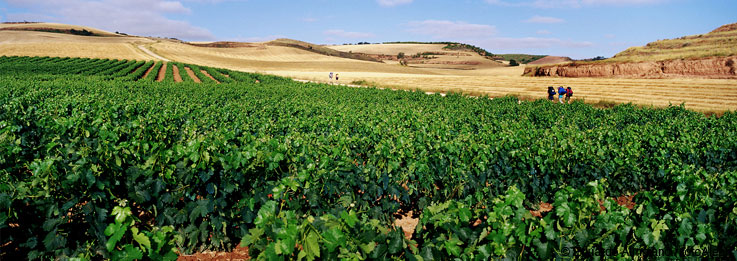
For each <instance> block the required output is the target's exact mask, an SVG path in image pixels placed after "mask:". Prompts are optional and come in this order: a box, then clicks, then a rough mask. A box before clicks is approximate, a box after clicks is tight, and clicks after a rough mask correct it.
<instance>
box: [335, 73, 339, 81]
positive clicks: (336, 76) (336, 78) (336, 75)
mask: <svg viewBox="0 0 737 261" xmlns="http://www.w3.org/2000/svg"><path fill="white" fill-rule="evenodd" d="M335 81H336V82H337V81H338V73H335Z"/></svg>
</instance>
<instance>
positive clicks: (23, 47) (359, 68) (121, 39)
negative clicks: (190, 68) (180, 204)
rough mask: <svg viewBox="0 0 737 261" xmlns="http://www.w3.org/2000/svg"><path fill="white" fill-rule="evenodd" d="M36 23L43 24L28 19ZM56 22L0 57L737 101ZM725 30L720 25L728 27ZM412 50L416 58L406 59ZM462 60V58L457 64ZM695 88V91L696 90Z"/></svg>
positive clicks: (728, 94) (432, 57)
mask: <svg viewBox="0 0 737 261" xmlns="http://www.w3.org/2000/svg"><path fill="white" fill-rule="evenodd" d="M39 25H42V24H33V25H32V26H33V27H38V26H39ZM3 26H6V27H7V26H10V25H8V24H3ZM24 26H31V25H24ZM54 26H56V27H57V28H58V29H60V30H61V31H60V32H48V31H29V30H0V56H54V57H89V58H107V59H132V60H171V61H174V62H182V63H188V64H194V65H200V66H210V67H217V68H227V69H231V70H238V71H243V72H259V73H267V74H273V75H279V76H286V77H290V78H294V79H299V80H308V81H314V82H328V81H329V79H328V73H329V72H337V73H340V76H341V77H340V82H339V83H341V84H353V85H356V84H358V85H365V86H376V87H380V88H391V89H407V90H423V91H426V92H440V93H448V92H457V93H464V94H469V95H475V96H484V95H488V96H490V97H501V96H505V95H515V96H518V97H522V98H524V99H536V98H543V97H544V95H545V90H546V88H547V86H551V85H554V86H560V85H563V86H571V87H573V88H574V90H576V97H575V99H580V100H585V101H586V102H587V103H598V102H605V103H608V104H616V103H630V102H631V103H635V104H640V105H653V106H668V105H669V104H681V103H685V104H686V106H687V108H690V109H695V110H700V111H724V110H734V109H736V108H737V89H735V88H734V80H729V79H689V78H684V77H679V76H675V77H674V78H668V79H626V80H623V79H612V78H607V77H604V78H567V77H522V74H523V72H524V70H525V68H526V67H532V65H529V66H525V65H522V66H518V67H509V66H506V65H504V64H501V63H499V62H497V61H494V60H492V59H488V58H486V57H484V56H481V55H480V54H479V53H478V52H475V51H474V50H448V49H444V47H445V46H446V44H434V45H433V44H421V45H420V44H417V45H416V44H409V43H404V44H379V45H373V46H372V45H341V46H320V45H312V44H310V43H305V42H300V41H296V40H289V39H279V40H275V41H271V42H256V43H237V42H212V43H187V42H182V41H178V40H173V39H168V38H151V37H138V36H131V35H115V34H111V35H108V36H83V35H75V34H71V29H75V30H80V29H83V30H87V31H91V32H96V31H98V30H94V28H89V27H83V26H77V25H59V24H55V25H54ZM727 29H729V28H727ZM727 29H724V30H726V31H727V32H728V31H730V30H727ZM93 30H94V31H93ZM99 31H102V30H99ZM294 45H308V47H307V48H304V46H302V47H297V46H294ZM309 46H313V50H309ZM322 48H325V49H330V50H335V52H336V53H338V52H342V53H348V54H357V53H363V54H367V55H368V56H372V57H384V58H381V59H379V60H381V61H382V62H375V61H366V60H358V59H349V58H343V57H340V56H339V55H330V54H324V53H320V51H319V50H321V49H322ZM305 49H307V50H305ZM314 49H318V51H315V50H314ZM322 50H323V51H325V52H327V51H330V50H324V49H322ZM330 52H332V51H330ZM399 52H404V53H405V56H406V57H409V58H410V59H408V61H409V63H408V65H409V66H400V65H399V61H397V60H396V59H397V58H396V57H397V54H398V53H399ZM418 53H419V54H420V55H419V57H418V58H412V56H417V54H418ZM424 56H427V57H424ZM159 57H160V58H159ZM392 57H393V58H392ZM411 59H416V60H411ZM422 62H425V63H422ZM463 62H466V63H467V64H462V63H463ZM472 63H477V64H472ZM577 63H578V62H577ZM582 64H583V63H582ZM591 64H596V63H591ZM611 64H617V63H611ZM658 68H660V67H658ZM609 71H611V68H610V69H609ZM632 78H636V77H632ZM651 78H656V77H651ZM333 83H335V82H334V81H333ZM694 88H696V90H694ZM611 89H617V90H621V93H620V92H617V93H612V92H611V91H610V90H611ZM694 92H696V93H697V94H696V95H694Z"/></svg>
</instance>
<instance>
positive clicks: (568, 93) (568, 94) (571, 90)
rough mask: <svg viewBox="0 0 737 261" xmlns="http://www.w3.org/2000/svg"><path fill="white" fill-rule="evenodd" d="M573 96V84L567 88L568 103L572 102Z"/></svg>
mask: <svg viewBox="0 0 737 261" xmlns="http://www.w3.org/2000/svg"><path fill="white" fill-rule="evenodd" d="M571 96H573V89H571V86H568V88H566V103H568V104H571Z"/></svg>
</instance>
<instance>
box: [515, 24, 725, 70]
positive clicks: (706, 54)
mask: <svg viewBox="0 0 737 261" xmlns="http://www.w3.org/2000/svg"><path fill="white" fill-rule="evenodd" d="M736 61H737V23H735V24H728V25H724V26H721V27H719V28H717V29H716V30H714V31H712V32H710V33H707V34H700V35H692V36H684V37H680V38H676V39H668V40H660V41H656V42H652V43H648V44H647V45H645V46H640V47H631V48H629V49H627V50H625V51H623V52H620V53H618V54H617V55H615V56H614V57H612V58H610V59H606V60H602V61H595V62H574V63H570V64H566V65H555V66H542V67H528V68H527V69H526V70H525V75H530V76H559V77H626V78H674V77H693V78H723V79H737V74H736V73H735V70H736V69H737V67H736V65H735V64H737V62H736Z"/></svg>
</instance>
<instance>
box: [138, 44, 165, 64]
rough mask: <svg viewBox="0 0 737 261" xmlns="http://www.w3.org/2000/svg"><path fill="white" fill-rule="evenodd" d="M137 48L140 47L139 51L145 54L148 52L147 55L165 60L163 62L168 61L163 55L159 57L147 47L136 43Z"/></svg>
mask: <svg viewBox="0 0 737 261" xmlns="http://www.w3.org/2000/svg"><path fill="white" fill-rule="evenodd" d="M138 49H141V51H143V52H145V53H146V54H148V55H151V56H153V57H154V58H156V59H159V60H162V61H165V62H168V61H170V60H169V59H166V58H164V57H161V56H159V55H158V54H155V53H154V52H152V51H151V50H149V49H148V48H146V47H145V46H143V45H138Z"/></svg>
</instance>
